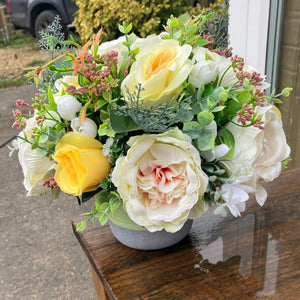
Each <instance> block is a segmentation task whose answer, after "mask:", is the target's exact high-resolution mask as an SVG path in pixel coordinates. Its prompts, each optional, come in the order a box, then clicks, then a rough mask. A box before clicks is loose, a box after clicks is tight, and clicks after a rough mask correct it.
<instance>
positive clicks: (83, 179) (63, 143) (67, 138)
mask: <svg viewBox="0 0 300 300" xmlns="http://www.w3.org/2000/svg"><path fill="white" fill-rule="evenodd" d="M102 147H103V146H102V144H101V143H100V142H99V141H97V140H95V139H93V138H91V137H87V136H81V135H79V134H76V133H74V132H69V133H67V134H65V135H64V136H63V137H62V138H61V139H60V141H59V142H58V144H57V145H56V147H55V153H54V156H53V159H54V160H55V161H56V162H57V166H55V170H56V172H55V176H54V178H55V181H56V182H57V184H58V185H59V187H60V189H61V190H62V191H63V192H65V193H67V194H71V195H74V196H79V195H81V194H82V193H84V192H89V191H93V190H96V189H97V188H98V187H99V185H100V181H101V180H102V179H104V178H105V177H106V176H107V174H108V173H109V171H110V163H109V161H108V158H107V157H106V156H104V155H103V153H102Z"/></svg>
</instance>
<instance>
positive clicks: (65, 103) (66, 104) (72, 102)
mask: <svg viewBox="0 0 300 300" xmlns="http://www.w3.org/2000/svg"><path fill="white" fill-rule="evenodd" d="M55 102H56V104H57V111H58V113H59V114H60V116H61V117H62V118H63V119H65V120H67V121H70V120H72V119H74V118H75V116H76V113H78V112H79V111H80V109H81V107H82V105H81V103H80V102H79V101H78V100H77V99H76V98H75V97H74V96H71V95H63V96H60V97H56V98H55Z"/></svg>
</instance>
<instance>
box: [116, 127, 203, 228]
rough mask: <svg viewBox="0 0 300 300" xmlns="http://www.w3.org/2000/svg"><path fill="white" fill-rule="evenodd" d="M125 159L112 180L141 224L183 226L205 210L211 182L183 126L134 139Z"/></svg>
mask: <svg viewBox="0 0 300 300" xmlns="http://www.w3.org/2000/svg"><path fill="white" fill-rule="evenodd" d="M128 144H129V146H130V149H129V150H128V153H127V155H126V157H121V158H119V159H118V160H117V162H116V166H115V168H114V170H113V173H112V182H113V183H114V184H115V186H116V187H117V189H118V192H119V194H120V196H121V198H122V200H123V205H124V209H125V210H126V212H127V214H128V215H129V217H130V218H131V219H132V220H133V221H134V222H135V223H136V224H138V225H140V226H144V227H146V228H147V230H149V231H151V232H153V231H158V230H162V229H165V230H166V231H168V232H176V231H178V230H180V228H181V227H182V226H183V224H184V223H185V221H186V220H187V219H189V218H196V217H198V216H200V215H201V214H202V213H203V212H204V211H205V209H206V207H205V204H204V201H203V194H204V192H205V190H206V187H207V184H208V178H207V175H206V174H205V173H204V172H203V171H202V169H201V160H200V156H199V153H198V151H197V149H196V148H194V146H193V145H192V144H191V140H190V138H189V137H188V136H187V135H184V134H183V133H182V132H181V131H180V130H179V129H174V130H172V131H169V132H166V133H163V134H158V135H142V136H136V137H132V138H130V140H129V142H128Z"/></svg>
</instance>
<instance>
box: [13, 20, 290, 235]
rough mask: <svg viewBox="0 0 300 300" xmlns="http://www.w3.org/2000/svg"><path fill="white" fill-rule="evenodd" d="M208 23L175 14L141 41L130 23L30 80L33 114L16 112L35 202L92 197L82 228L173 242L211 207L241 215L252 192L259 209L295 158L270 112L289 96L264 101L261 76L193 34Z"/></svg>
mask: <svg viewBox="0 0 300 300" xmlns="http://www.w3.org/2000/svg"><path fill="white" fill-rule="evenodd" d="M207 18H208V16H203V15H200V16H197V17H190V18H187V16H183V17H182V18H175V17H173V16H171V17H170V19H169V20H168V22H167V25H166V26H164V29H165V32H163V33H162V34H160V35H150V36H147V37H146V38H137V37H136V35H135V34H134V33H131V31H132V26H131V25H128V26H127V25H126V24H124V23H123V25H120V26H119V30H120V31H121V33H122V34H123V35H122V36H121V37H120V38H118V39H117V40H113V41H110V42H105V43H100V38H101V30H100V32H99V33H98V35H97V36H96V38H95V39H94V40H92V41H89V42H87V43H86V44H85V45H84V46H83V47H80V46H79V45H76V46H77V49H75V51H74V49H71V48H66V49H65V50H64V52H63V53H62V54H60V55H59V56H57V57H55V58H53V59H52V60H51V61H50V62H48V63H47V64H46V65H44V66H43V67H38V68H35V69H33V70H31V72H30V73H29V74H30V75H31V76H34V77H35V81H36V83H37V84H38V85H40V86H42V89H41V91H40V92H39V93H38V94H37V95H36V97H35V98H34V99H32V100H33V102H32V103H31V104H28V103H25V102H24V101H23V100H18V101H17V105H18V106H21V107H22V106H27V107H28V108H29V109H30V110H32V113H31V114H28V115H25V114H22V113H21V112H20V111H19V110H16V111H15V112H14V117H15V125H16V126H17V127H18V128H19V129H21V130H22V131H21V132H20V134H19V135H18V138H17V140H16V141H15V142H14V148H15V149H18V155H19V160H20V163H21V166H22V169H23V172H24V177H25V179H24V186H25V188H26V190H27V191H28V195H29V196H31V195H39V194H45V193H47V192H49V191H50V192H52V194H53V195H55V196H56V195H58V193H59V191H63V192H64V193H66V194H70V195H74V196H76V197H77V198H78V201H79V202H80V203H81V202H84V201H87V200H88V199H91V198H92V197H95V206H94V207H93V208H92V210H91V212H88V213H86V214H84V216H86V217H87V218H86V220H84V221H82V222H81V223H79V224H78V226H77V230H83V229H84V228H85V227H86V223H87V222H88V221H89V220H92V221H93V222H94V221H95V219H99V221H100V223H101V224H104V223H106V222H107V220H108V218H110V219H111V220H112V221H113V222H116V223H118V222H119V223H122V222H125V220H126V222H131V223H132V224H135V225H136V226H137V228H139V227H143V228H145V229H147V230H148V231H151V232H152V231H158V230H162V229H165V230H166V231H168V232H176V231H178V230H179V229H180V228H181V227H182V226H183V224H184V223H185V222H186V221H187V220H188V219H193V218H197V217H199V216H201V215H202V214H203V213H204V212H205V211H206V210H207V209H208V207H209V206H210V205H211V204H214V205H215V207H216V208H215V213H216V214H219V213H221V214H224V213H226V211H227V210H229V211H230V212H231V213H232V214H233V215H234V216H240V214H241V212H243V211H244V210H245V203H246V201H247V200H248V199H249V195H250V194H253V195H254V196H255V197H256V200H257V202H258V203H259V205H263V204H264V202H265V200H266V198H267V193H266V191H265V190H264V189H263V187H262V186H261V185H260V184H259V182H258V180H259V179H262V180H265V181H272V180H273V179H275V178H276V177H278V176H279V174H280V172H281V170H282V168H284V166H285V165H286V162H287V161H288V160H289V158H288V157H289V154H290V148H289V146H288V145H287V143H286V137H285V134H284V131H283V127H282V121H281V115H280V111H279V110H278V108H276V107H275V106H274V103H277V102H280V100H279V99H278V97H279V96H288V94H289V92H290V91H291V89H289V88H286V89H284V90H283V91H282V92H281V93H280V94H278V95H275V92H273V93H272V94H271V95H270V96H267V95H266V94H265V92H264V90H265V89H266V88H268V87H269V84H268V83H266V82H265V77H264V76H261V75H260V74H258V72H257V71H256V70H255V69H253V68H252V67H250V66H249V65H248V64H247V63H246V62H245V61H244V60H243V59H242V58H241V57H238V56H237V55H233V54H232V49H225V50H220V49H214V47H213V46H214V41H213V40H212V39H211V38H210V37H209V36H201V35H198V34H197V33H198V32H199V30H200V29H201V26H202V25H203V24H204V22H205V20H206V19H207ZM70 44H73V45H75V44H76V43H75V42H74V41H73V42H70ZM47 78H48V79H47ZM49 78H50V79H49ZM53 78H56V80H55V82H54V84H52V82H53ZM47 80H48V81H47ZM43 91H44V92H43ZM124 215H125V216H124Z"/></svg>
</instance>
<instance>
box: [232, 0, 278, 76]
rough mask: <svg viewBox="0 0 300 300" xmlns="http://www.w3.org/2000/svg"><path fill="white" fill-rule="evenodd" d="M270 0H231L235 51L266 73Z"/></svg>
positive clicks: (260, 71) (251, 64)
mask: <svg viewBox="0 0 300 300" xmlns="http://www.w3.org/2000/svg"><path fill="white" fill-rule="evenodd" d="M269 7H270V0H230V7H229V14H230V16H229V38H230V46H231V47H233V53H234V54H238V55H239V56H241V57H244V58H245V60H246V61H247V62H248V64H249V65H250V66H252V67H254V68H255V69H256V70H258V72H259V73H261V74H265V68H266V53H267V39H268V26H269ZM271 25H272V24H271Z"/></svg>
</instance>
